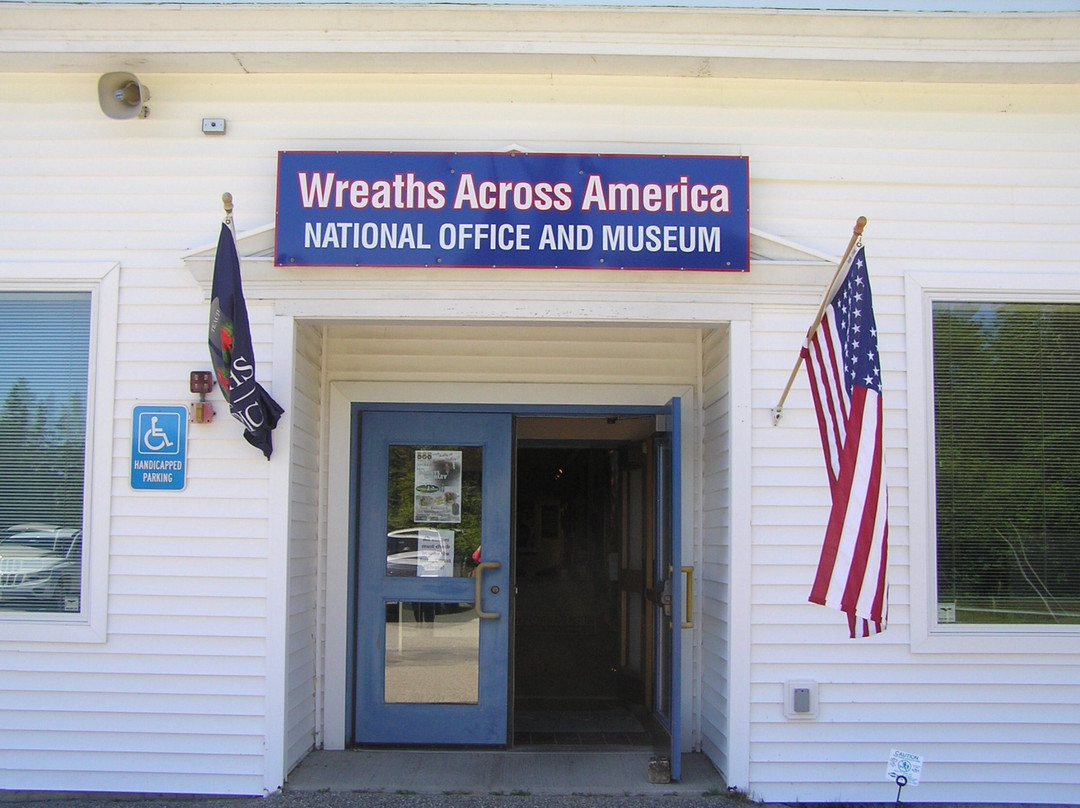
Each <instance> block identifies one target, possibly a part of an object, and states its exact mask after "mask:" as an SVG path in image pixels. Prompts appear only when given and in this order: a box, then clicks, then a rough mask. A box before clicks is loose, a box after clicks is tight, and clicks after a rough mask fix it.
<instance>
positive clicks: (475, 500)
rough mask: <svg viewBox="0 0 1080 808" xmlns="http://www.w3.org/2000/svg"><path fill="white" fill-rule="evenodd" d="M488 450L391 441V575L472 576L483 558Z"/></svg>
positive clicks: (388, 538) (388, 553)
mask: <svg viewBox="0 0 1080 808" xmlns="http://www.w3.org/2000/svg"><path fill="white" fill-rule="evenodd" d="M483 460H484V456H483V449H482V448H481V447H479V446H412V445H409V446H399V445H392V446H390V455H389V458H388V465H387V468H388V475H389V476H388V481H387V483H388V484H387V491H388V498H387V503H386V519H387V523H386V574H387V575H389V576H393V577H405V578H414V577H421V578H447V577H449V578H455V577H456V578H468V577H471V576H472V571H473V570H474V569H475V568H476V565H477V564H479V563H480V553H481V548H480V523H481V499H482V491H483Z"/></svg>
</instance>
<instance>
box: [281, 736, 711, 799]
mask: <svg viewBox="0 0 1080 808" xmlns="http://www.w3.org/2000/svg"><path fill="white" fill-rule="evenodd" d="M553 752H555V753H556V754H552V753H553ZM655 757H656V756H655V754H654V753H653V751H652V750H651V749H649V748H640V747H621V748H614V747H607V748H605V749H603V750H598V749H581V748H579V749H576V750H572V749H570V748H569V747H554V746H552V747H543V748H537V747H524V748H517V749H503V750H477V749H469V750H453V749H438V750H431V749H427V750H424V749H347V750H344V751H324V750H316V751H314V752H311V753H309V754H308V756H307V757H306V758H304V760H303V761H301V763H300V764H299V765H298V766H297V767H296V768H295V769H293V771H292V772H291V773H290V774H289V777H288V782H287V783H286V785H285V790H287V791H323V792H346V791H370V792H386V793H405V792H409V793H413V792H415V793H417V794H477V795H488V794H510V793H520V794H566V795H571V794H574V795H581V794H598V795H599V794H618V795H624V794H672V793H679V794H695V795H701V794H705V793H712V794H716V793H721V792H722V791H723V788H724V786H723V779H722V778H721V777H720V774H719V773H718V772H717V771H716V769H715V768H714V767H713V765H712V763H711V762H710V761H709V760H708V758H706V757H705V756H704V755H703V754H700V753H694V754H687V755H683V757H682V779H681V780H680V781H679V782H671V783H651V782H650V781H649V768H650V767H649V763H650V761H651V760H653V759H654V758H655Z"/></svg>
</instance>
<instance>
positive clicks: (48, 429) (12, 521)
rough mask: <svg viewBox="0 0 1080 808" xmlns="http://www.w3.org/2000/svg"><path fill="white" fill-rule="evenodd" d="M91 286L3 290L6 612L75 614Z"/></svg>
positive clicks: (0, 538)
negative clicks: (39, 290)
mask: <svg viewBox="0 0 1080 808" xmlns="http://www.w3.org/2000/svg"><path fill="white" fill-rule="evenodd" d="M89 346H90V293H89V292H55V293H54V292H42V293H25V292H0V357H2V361H0V613H3V612H26V611H30V612H78V611H79V610H80V600H81V582H82V566H83V565H82V551H83V547H82V525H83V477H84V459H85V449H86V395H87V377H88V370H89Z"/></svg>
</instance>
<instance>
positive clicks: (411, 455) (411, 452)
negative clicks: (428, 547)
mask: <svg viewBox="0 0 1080 808" xmlns="http://www.w3.org/2000/svg"><path fill="white" fill-rule="evenodd" d="M424 449H451V450H456V451H460V452H462V463H461V465H462V473H461V521H460V522H455V523H451V524H432V523H424V524H423V525H420V524H418V523H417V522H414V521H413V513H414V511H413V508H414V504H415V503H414V499H413V498H414V493H415V492H414V484H415V481H414V477H415V468H416V452H417V451H421V450H424ZM482 465H483V449H482V448H481V447H479V446H391V447H390V456H389V463H388V470H387V474H388V480H387V484H388V495H387V514H386V521H387V532H388V533H389V532H391V531H394V530H404V529H407V528H413V527H432V528H446V529H451V530H453V531H454V561H455V563H457V564H459V565H460V564H461V563H462V562H463V561H464V560H465V559H466V558H470V557H471V556H472V554H473V552H474V551H475V550H476V548H477V547H479V546H480V515H481V504H482V503H481V498H482V491H483V469H482ZM459 574H460V573H459Z"/></svg>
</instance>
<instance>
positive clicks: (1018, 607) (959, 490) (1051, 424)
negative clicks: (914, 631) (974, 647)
mask: <svg viewBox="0 0 1080 808" xmlns="http://www.w3.org/2000/svg"><path fill="white" fill-rule="evenodd" d="M933 326H934V404H935V409H934V416H935V431H936V441H937V456H936V462H937V468H936V476H937V561H938V600H939V602H942V603H944V602H954V603H956V608H957V620H958V621H961V622H968V623H1002V622H1018V623H1047V622H1049V623H1054V622H1060V623H1066V622H1068V623H1077V622H1080V306H1076V305H1071V306H1070V305H1042V304H972V303H940V302H939V303H935V304H934V317H933Z"/></svg>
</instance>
